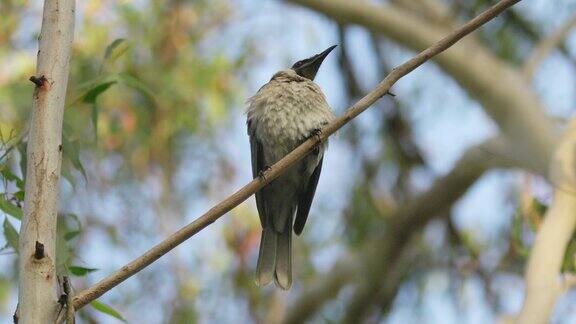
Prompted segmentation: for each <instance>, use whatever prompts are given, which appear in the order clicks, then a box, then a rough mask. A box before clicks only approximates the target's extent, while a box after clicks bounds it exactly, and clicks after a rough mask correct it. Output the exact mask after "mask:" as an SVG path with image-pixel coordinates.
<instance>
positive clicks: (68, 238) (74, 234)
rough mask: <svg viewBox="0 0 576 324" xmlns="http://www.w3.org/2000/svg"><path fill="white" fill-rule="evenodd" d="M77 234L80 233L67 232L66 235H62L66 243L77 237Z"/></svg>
mask: <svg viewBox="0 0 576 324" xmlns="http://www.w3.org/2000/svg"><path fill="white" fill-rule="evenodd" d="M78 234H80V231H71V232H68V233H66V234H64V239H65V240H66V241H70V240H72V239H73V238H75V237H76V236H78Z"/></svg>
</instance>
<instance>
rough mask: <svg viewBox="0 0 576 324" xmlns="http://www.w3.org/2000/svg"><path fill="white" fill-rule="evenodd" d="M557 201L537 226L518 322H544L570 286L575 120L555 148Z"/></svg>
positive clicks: (575, 222) (575, 213) (575, 206)
mask: <svg viewBox="0 0 576 324" xmlns="http://www.w3.org/2000/svg"><path fill="white" fill-rule="evenodd" d="M550 178H551V181H552V185H553V186H554V187H555V190H554V200H553V201H552V204H551V205H550V208H549V209H548V211H547V212H546V216H545V218H544V221H543V222H542V225H541V226H540V228H539V229H538V233H537V234H536V239H535V240H534V246H533V247H532V252H531V253H530V259H529V260H528V266H527V269H526V279H525V280H526V293H525V297H524V305H523V307H522V310H521V312H520V314H519V316H518V318H517V321H516V322H517V323H519V324H544V323H548V321H549V320H550V315H551V314H552V311H553V309H554V305H555V304H556V299H557V298H558V296H560V294H561V293H562V292H564V291H565V289H566V288H567V287H566V285H565V284H564V283H563V281H562V274H561V272H560V271H561V267H562V262H563V260H564V254H565V253H566V246H567V245H568V243H569V242H570V239H571V238H572V234H573V233H574V227H575V226H576V194H575V193H576V119H574V120H572V122H571V123H570V125H569V127H568V129H567V131H566V134H565V135H564V137H563V138H562V140H561V142H560V145H559V146H558V148H557V149H556V152H555V154H554V158H553V159H552V163H551V168H550Z"/></svg>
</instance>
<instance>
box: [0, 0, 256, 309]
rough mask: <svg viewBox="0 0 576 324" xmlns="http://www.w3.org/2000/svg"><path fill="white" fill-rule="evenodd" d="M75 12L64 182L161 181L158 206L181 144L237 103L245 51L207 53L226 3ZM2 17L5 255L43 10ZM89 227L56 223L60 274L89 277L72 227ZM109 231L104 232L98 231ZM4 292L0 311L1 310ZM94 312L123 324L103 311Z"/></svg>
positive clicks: (9, 2) (17, 215) (13, 228)
mask: <svg viewBox="0 0 576 324" xmlns="http://www.w3.org/2000/svg"><path fill="white" fill-rule="evenodd" d="M77 5H78V8H77V12H78V13H79V14H78V16H77V18H78V19H77V26H76V37H75V41H74V46H73V53H72V63H71V64H72V65H71V75H70V81H69V83H68V94H67V100H66V111H65V117H64V128H63V138H62V151H63V164H62V175H63V177H64V178H65V179H66V180H67V181H68V182H69V183H70V184H71V185H72V188H73V190H74V191H76V190H78V189H79V185H80V186H81V187H83V188H87V187H89V188H91V189H90V190H96V191H97V192H98V191H100V192H106V191H107V190H108V188H111V187H114V186H116V185H121V184H126V183H128V184H130V183H132V184H135V185H137V186H139V185H140V184H139V183H140V182H141V181H142V182H146V181H149V175H150V174H151V172H153V173H156V172H158V171H159V172H160V174H161V177H162V178H163V179H164V180H163V181H162V182H161V183H162V184H163V188H162V189H161V190H162V191H164V192H165V194H164V196H167V195H169V193H170V191H171V190H172V186H173V184H172V180H173V177H174V176H175V174H174V172H175V170H176V169H177V168H178V167H179V166H180V163H182V160H181V155H182V154H183V153H182V152H183V147H184V146H185V145H186V143H187V142H189V141H190V138H195V137H196V138H198V139H201V140H203V141H206V142H207V143H210V142H211V141H212V140H213V139H214V136H215V133H214V129H215V128H216V127H217V126H219V125H223V124H225V123H227V118H228V116H229V113H230V109H231V107H232V106H233V105H235V104H237V103H238V102H241V101H238V100H237V98H238V94H239V87H238V86H237V83H236V76H235V75H236V73H237V72H238V71H239V70H240V69H242V67H243V66H244V65H245V64H246V59H245V57H246V52H245V51H246V50H248V49H249V48H250V47H249V46H247V47H246V48H242V49H240V51H239V52H238V53H237V54H235V55H233V56H230V55H225V54H224V53H223V52H222V51H220V49H218V48H215V47H210V46H207V44H209V43H210V42H211V38H213V37H215V36H216V35H217V32H218V30H219V29H220V28H222V27H223V26H225V25H226V23H227V21H228V20H229V19H230V17H231V11H230V7H229V4H228V3H226V2H224V1H178V0H174V1H160V0H155V1H144V2H140V1H120V2H118V1H109V0H103V1H99V0H91V1H83V2H79V3H78V4H77ZM0 12H2V17H3V19H2V20H1V21H0V44H2V45H1V46H0V59H1V60H2V61H4V62H11V64H4V65H2V66H1V67H0V135H1V136H0V145H1V146H0V180H1V182H2V184H3V186H2V190H0V210H1V211H2V212H3V213H4V214H5V215H6V217H5V219H4V222H3V233H4V238H5V241H6V246H5V247H4V248H3V249H2V250H3V251H5V250H6V251H7V250H12V251H14V250H17V241H18V231H17V228H18V227H19V221H20V219H21V217H22V210H21V206H22V203H23V200H24V191H23V190H24V188H23V183H24V179H23V178H24V177H23V176H24V175H25V173H26V171H25V165H26V159H25V145H26V139H27V138H26V134H27V130H26V121H27V118H28V115H29V112H30V104H31V100H30V99H31V94H32V85H31V84H30V83H29V82H26V81H23V80H27V79H28V77H29V76H30V75H33V74H34V70H35V68H34V65H35V58H36V55H35V54H36V53H35V52H34V49H35V48H36V46H37V42H36V36H37V35H38V33H39V26H40V25H39V21H38V17H40V16H41V13H42V7H41V3H40V2H38V3H36V2H32V1H26V0H6V1H2V2H1V3H0ZM30 21H34V23H32V24H30ZM111 158H113V159H114V161H115V162H116V163H118V165H119V167H118V168H115V169H114V170H112V171H111V170H110V168H107V167H106V165H108V163H109V161H110V159H111ZM118 161H120V162H118ZM66 205H67V204H66V203H64V206H63V208H66ZM68 205H69V204H68ZM91 216H92V215H90V214H86V215H78V216H76V215H75V214H72V213H66V212H63V213H60V214H59V215H58V240H57V242H58V243H57V268H58V274H59V275H65V274H67V273H70V274H72V275H74V276H79V277H84V276H86V275H88V274H89V273H91V272H93V271H95V270H96V269H95V267H94V265H86V264H85V261H84V260H83V258H82V256H81V255H80V254H79V253H78V248H79V247H80V246H81V243H82V242H83V241H84V236H85V235H88V233H85V231H84V228H85V227H83V226H82V224H83V223H84V222H89V223H93V221H91V220H90V218H89V217H91ZM9 217H12V218H11V219H9ZM109 226H114V225H113V224H100V227H101V228H105V229H106V228H110V227H109ZM97 227H98V226H96V225H95V227H94V229H97ZM110 233H111V234H112V236H111V238H114V237H115V235H116V234H113V232H110ZM117 243H120V242H119V241H117ZM13 261H15V258H14V259H13ZM9 275H10V276H11V278H15V277H14V276H15V274H14V273H10V274H9ZM2 282H3V283H5V281H2ZM4 286H5V284H4V285H2V286H0V297H1V298H0V302H6V300H7V298H6V296H7V294H8V291H7V290H6V289H5V287H4ZM190 306H191V305H186V307H185V308H183V309H182V311H183V312H184V313H183V314H182V315H178V316H180V317H182V316H184V317H182V318H183V320H185V318H189V317H187V316H188V315H190V313H189V311H185V309H190ZM92 307H93V308H94V309H96V310H98V311H100V312H103V313H106V314H108V315H111V316H113V317H116V318H122V316H121V315H120V314H119V313H118V312H116V311H115V310H114V309H113V308H111V307H109V306H107V305H106V304H104V303H101V302H94V303H93V304H92ZM186 314H188V315H186ZM82 316H83V317H87V318H89V317H90V315H89V313H87V314H83V315H82ZM174 316H176V315H174Z"/></svg>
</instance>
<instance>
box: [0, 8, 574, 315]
mask: <svg viewBox="0 0 576 324" xmlns="http://www.w3.org/2000/svg"><path fill="white" fill-rule="evenodd" d="M443 3H445V4H449V5H450V10H452V16H453V17H455V18H457V20H460V21H462V20H465V19H468V18H470V17H472V16H474V15H476V14H477V13H478V12H480V11H481V10H483V9H484V8H485V7H486V6H488V5H490V4H491V3H492V1H487V0H474V1H459V0H453V1H444V2H443ZM77 5H78V8H77V13H78V17H77V27H76V28H77V32H76V37H75V42H74V47H73V57H72V66H71V75H70V79H69V84H68V93H67V100H66V111H65V117H64V128H63V139H62V150H63V164H62V176H63V177H64V178H65V179H66V183H65V184H63V185H62V188H63V190H62V192H63V198H62V199H61V205H62V208H61V211H60V213H59V214H58V231H57V235H58V244H57V266H58V268H57V270H58V274H59V275H71V276H73V286H74V289H75V291H80V290H81V289H83V288H85V287H87V286H88V285H89V283H91V282H94V281H95V279H97V278H100V276H103V275H105V274H106V273H108V270H111V269H107V268H106V267H112V269H113V268H115V267H114V265H117V264H123V263H125V262H126V261H128V260H129V259H131V258H133V257H134V256H136V255H138V254H139V253H140V252H141V251H142V250H144V249H146V248H148V247H149V246H150V245H151V242H156V241H159V240H160V239H161V238H163V237H165V236H166V235H167V234H169V233H170V232H172V231H173V230H174V229H175V228H178V227H179V226H181V225H182V224H183V223H185V222H186V221H189V219H188V218H185V217H184V215H187V212H189V211H193V212H194V213H196V212H198V208H199V207H198V206H201V207H204V206H205V205H206V204H209V203H210V202H213V201H214V200H215V199H217V198H220V197H222V196H223V194H222V192H224V191H226V192H228V191H231V188H233V187H234V186H236V185H237V183H236V181H237V180H238V179H237V178H236V177H235V173H236V171H237V170H236V167H237V165H236V162H237V161H234V160H233V158H231V157H229V156H224V155H223V154H220V153H222V152H223V148H222V146H224V145H220V144H221V142H220V141H219V139H220V138H221V135H222V130H223V129H224V130H228V128H229V126H230V124H231V121H230V117H231V116H234V117H237V116H238V115H239V111H238V109H236V110H235V108H237V107H238V106H241V105H242V103H243V100H244V99H245V97H246V94H244V93H242V91H243V89H244V87H245V86H246V84H245V82H246V81H245V80H244V78H240V77H239V75H242V76H243V77H245V76H246V74H249V73H250V72H251V70H250V69H251V68H252V64H253V61H254V59H250V58H253V57H257V55H254V54H258V53H254V50H253V48H252V43H251V39H250V37H249V36H246V35H243V36H238V38H239V40H238V39H226V40H225V42H224V44H223V45H222V44H221V43H220V42H218V40H221V39H219V36H220V34H221V33H222V31H223V30H224V29H226V28H230V26H232V27H231V29H233V30H234V31H238V34H240V31H241V29H242V28H246V27H245V25H242V24H243V23H244V22H245V21H246V20H249V19H256V18H255V17H253V16H258V14H261V13H260V12H252V11H250V13H249V15H245V14H243V13H239V9H238V8H239V7H240V4H239V3H237V2H234V1H225V0H216V1H208V0H199V1H184V0H169V1H162V0H145V1H136V0H123V1H113V0H88V1H81V2H78V4H77ZM260 5H261V4H260V2H258V3H257V4H252V6H253V7H258V9H259V10H260V9H262V12H263V13H262V15H265V12H266V11H265V5H262V8H260ZM0 12H1V13H2V19H0V60H2V62H9V64H2V65H0V183H1V184H2V186H1V187H0V216H3V226H2V232H3V235H2V236H3V237H4V241H3V243H2V248H1V250H0V254H1V255H2V259H0V262H2V263H1V264H2V265H4V267H3V271H2V272H0V314H10V313H11V312H12V310H11V309H8V307H7V305H9V303H10V301H11V300H12V301H13V300H15V289H13V288H14V287H15V284H14V283H15V278H16V272H15V265H16V253H15V252H16V251H17V241H18V227H19V224H20V220H21V218H22V210H21V207H22V204H23V201H24V175H25V174H26V151H25V147H26V140H27V129H26V125H27V118H28V116H29V113H30V105H31V100H30V99H31V95H32V86H33V85H32V84H30V82H28V81H26V80H27V79H28V77H29V76H30V75H33V74H34V69H35V66H34V65H35V56H36V53H35V49H36V43H37V36H38V32H39V27H40V24H39V22H38V17H40V16H41V12H42V8H41V2H33V1H29V0H2V1H0ZM268 23H269V22H268ZM284 23H289V20H286V21H285V22H284ZM299 23H300V22H299ZM243 26H244V27H243ZM290 27H292V26H290ZM351 29H352V28H351V27H349V26H340V27H339V28H338V33H337V35H335V36H337V37H338V39H339V42H338V43H339V44H340V47H339V49H340V50H341V54H340V57H339V61H338V62H339V64H338V69H339V71H338V73H339V74H340V75H342V79H341V80H336V82H337V81H342V89H343V90H344V91H343V93H342V96H343V99H344V100H345V101H347V102H348V103H352V102H353V101H354V100H356V99H358V97H359V96H361V95H362V94H363V93H365V92H367V90H369V89H368V87H367V85H366V84H367V82H365V80H364V78H365V75H363V74H362V73H361V72H360V69H359V68H357V67H359V66H360V65H361V64H367V63H366V62H370V64H372V63H375V65H376V66H375V67H369V68H370V69H373V70H374V71H375V72H374V73H375V74H376V76H377V78H380V79H381V78H383V77H384V75H386V74H387V73H388V71H389V70H390V69H391V67H392V64H393V63H396V61H395V60H396V59H397V58H396V57H394V55H391V54H390V53H392V54H394V53H395V52H396V48H394V45H392V44H390V43H389V42H388V41H387V40H385V39H382V38H380V37H379V36H377V35H373V34H370V33H369V32H366V35H365V36H366V39H369V41H368V42H367V43H368V44H367V46H366V47H362V49H363V50H366V51H369V52H370V55H366V57H369V56H370V57H372V56H373V57H374V58H375V60H374V62H372V61H370V60H368V59H365V57H362V61H359V60H358V57H356V60H355V58H354V53H353V51H352V49H353V48H355V44H354V43H353V41H354V39H353V37H352V36H351ZM541 29H542V28H541V26H539V25H538V24H536V23H535V22H533V21H531V20H530V19H529V18H527V17H526V16H524V15H523V13H522V12H520V11H517V10H510V11H507V12H506V13H505V14H503V15H501V16H500V17H499V18H498V19H496V20H495V21H494V22H493V23H491V24H489V25H487V26H486V27H485V28H482V29H480V30H479V31H478V33H477V34H478V37H479V39H480V40H481V41H482V42H483V43H484V44H485V46H487V47H488V48H490V49H491V50H492V51H493V53H494V54H495V55H496V56H498V57H500V58H502V59H503V60H505V61H506V62H509V63H510V64H512V65H519V64H520V63H521V62H522V61H523V59H525V56H526V55H527V54H528V53H529V51H526V48H530V47H533V46H534V44H535V43H537V42H539V41H540V40H541V38H542V36H543V35H544V32H543V31H542V30H541ZM234 36H237V34H234ZM264 36H269V37H275V35H274V34H272V33H271V36H270V35H258V37H259V38H262V39H263V38H264ZM282 40H284V39H282ZM275 41H276V40H275ZM276 42H279V41H276ZM238 43H240V44H241V45H240V46H239V47H238V48H234V49H233V50H230V49H229V48H227V47H228V46H232V45H230V44H238ZM290 45H292V44H282V46H283V48H286V49H287V51H288V49H289V48H290ZM236 46H237V45H236ZM314 46H316V44H314ZM266 50H268V48H265V49H264V50H263V51H266ZM560 50H561V53H562V54H563V55H565V56H570V55H571V54H570V51H567V49H566V46H565V45H562V46H561V48H560ZM347 51H350V53H348V52H347ZM231 53H232V54H231ZM276 59H280V58H276ZM364 69H366V67H364ZM269 72H270V73H271V72H273V71H269ZM242 73H244V74H242ZM422 92H424V90H422ZM421 95H422V94H421V93H418V94H416V95H414V97H419V96H421ZM412 103H413V101H410V100H409V99H407V98H401V97H400V96H399V97H395V98H391V97H389V96H386V97H385V98H383V99H382V100H380V101H379V102H378V103H377V107H376V109H371V110H370V111H367V112H366V113H365V115H363V117H365V118H366V119H368V120H370V121H371V124H370V127H367V128H364V127H362V125H361V124H359V123H351V124H349V125H347V127H346V128H345V129H343V130H342V131H341V133H342V136H341V137H340V138H339V139H338V141H340V142H341V143H343V145H344V146H345V148H346V150H348V152H347V153H349V154H350V155H351V156H353V157H354V161H353V165H352V167H353V168H354V169H353V170H352V171H350V170H346V171H347V172H348V173H354V176H352V178H353V179H352V183H351V185H350V188H346V189H347V196H346V197H345V201H343V202H339V203H341V205H342V211H341V214H342V215H341V218H342V221H339V222H340V223H342V224H343V225H342V226H340V227H338V228H336V229H333V230H332V231H331V232H329V233H330V236H329V237H325V236H326V234H325V233H323V232H317V231H316V229H313V228H310V227H312V225H309V226H310V227H309V228H307V229H306V231H310V233H312V234H304V235H302V238H301V239H300V238H299V239H298V240H295V243H294V244H295V250H296V249H298V253H296V254H295V255H294V258H295V263H297V268H298V276H299V277H298V279H297V280H295V287H294V288H293V291H298V289H301V288H302V287H307V286H309V285H310V286H311V285H313V284H314V283H315V281H317V280H318V277H319V276H320V275H327V274H328V275H329V274H330V272H331V269H330V268H329V267H328V269H327V266H326V262H325V260H324V259H326V257H325V256H326V254H330V255H332V256H334V255H336V256H338V257H339V256H345V255H346V254H352V255H355V254H356V253H357V251H359V250H360V249H361V248H362V247H363V246H365V244H367V243H369V242H371V241H373V240H374V238H376V237H379V234H380V233H382V232H383V231H384V229H385V227H386V225H387V222H388V220H389V217H391V215H393V212H394V210H395V209H396V207H397V206H401V205H402V204H403V203H405V202H407V201H409V200H410V199H413V198H414V196H415V195H417V193H418V192H419V191H420V190H421V189H422V183H421V182H426V181H427V180H426V179H431V178H434V177H436V176H438V175H437V174H434V172H433V171H432V168H431V167H430V161H428V158H429V156H427V152H428V151H429V150H430V149H429V148H423V147H421V143H418V141H417V140H416V138H415V137H416V135H415V133H416V131H415V130H414V128H415V124H416V121H415V118H414V116H412V115H411V114H410V113H408V112H407V111H410V108H411V107H410V105H411V104H412ZM341 106H345V104H342V105H341ZM234 140H235V141H242V140H244V139H234ZM367 142H368V144H366V143H367ZM232 144H233V145H234V146H236V144H237V142H233V143H232ZM330 158H332V156H331V157H330ZM214 170H217V171H216V172H215V171H214ZM246 170H249V168H246ZM340 171H341V170H340ZM346 176H350V175H348V174H347V175H346ZM422 178H424V179H425V180H424V181H422V180H421V179H422ZM419 181H420V182H419ZM68 184H69V186H68ZM509 190H510V191H513V192H516V191H517V188H511V189H509ZM527 191H530V190H527ZM528 194H529V195H530V194H531V193H530V192H528ZM215 197H216V198H215ZM530 197H531V198H532V199H531V202H530V204H528V207H526V206H520V205H521V204H520V203H519V202H518V201H516V199H515V198H511V199H510V204H512V205H514V206H515V208H514V211H513V212H512V213H511V215H509V216H510V222H509V223H507V225H506V231H505V232H504V233H499V235H498V240H497V241H498V242H497V243H494V242H487V241H486V240H482V239H481V238H478V237H477V232H475V231H474V229H469V228H462V227H459V226H457V224H455V222H454V219H453V218H454V216H453V215H452V214H451V213H450V212H447V213H446V214H445V215H442V217H440V218H439V220H438V221H437V222H434V223H432V224H429V226H427V227H426V229H425V231H424V232H423V233H418V238H417V240H416V244H414V247H413V249H414V250H415V252H414V253H412V254H413V255H411V259H410V262H411V263H410V264H409V265H410V266H409V267H406V269H405V271H404V272H403V273H402V274H401V276H399V277H400V278H401V280H402V285H401V286H399V287H395V288H394V289H393V295H394V296H396V294H397V295H398V296H399V297H397V300H396V302H395V304H394V305H391V304H382V305H379V306H380V311H381V313H380V314H378V316H377V317H378V318H381V317H383V316H385V315H386V314H387V312H388V311H389V310H390V308H391V307H398V305H400V306H405V305H408V306H405V307H408V308H410V309H416V310H419V309H421V308H423V307H424V306H423V305H424V302H425V292H426V290H427V289H430V287H429V286H430V281H431V280H430V277H432V276H435V275H437V272H440V271H443V273H444V274H446V275H447V276H448V277H449V279H450V285H449V287H448V290H449V293H450V294H451V296H452V298H453V300H454V301H455V304H458V305H459V303H461V300H463V297H462V295H463V294H464V285H465V283H466V282H467V280H469V279H471V278H472V279H479V280H480V281H481V282H482V289H483V290H484V294H485V296H486V299H487V300H488V302H489V303H490V305H491V306H492V307H493V309H494V310H495V312H496V311H499V310H500V308H501V305H499V304H498V301H497V298H495V297H494V295H495V294H496V292H495V290H496V289H494V284H493V280H495V278H496V279H497V278H498V276H499V275H512V276H515V277H517V278H520V277H521V275H522V272H523V265H524V264H525V262H526V258H527V255H528V251H529V248H530V246H531V244H532V240H533V237H534V233H535V231H536V230H537V228H538V226H539V224H540V220H541V218H542V217H543V215H544V213H545V211H546V205H545V204H543V203H541V202H540V200H537V199H535V198H534V197H532V196H530ZM318 205H319V203H318V202H316V203H315V207H314V208H317V209H318V210H320V211H319V212H318V213H323V212H325V209H326V210H329V211H330V212H332V213H333V212H334V211H333V210H330V209H329V208H325V207H324V206H318ZM111 206H113V207H111ZM255 212H256V211H255V208H254V206H252V205H250V204H243V205H241V206H239V207H238V208H236V209H234V210H233V211H232V212H231V215H229V217H227V218H226V220H225V221H223V222H221V223H216V224H214V226H211V227H210V229H209V230H207V231H206V232H209V231H218V234H217V237H218V240H217V241H213V237H214V235H213V236H211V237H209V236H208V234H204V233H202V234H200V235H205V236H202V240H203V242H202V243H203V244H202V245H201V248H200V249H198V248H196V249H194V247H191V246H190V245H186V248H182V249H177V250H176V251H174V252H173V253H171V254H170V255H168V256H167V257H165V258H163V259H162V260H161V261H159V262H158V263H156V264H155V265H154V266H153V267H152V268H153V269H154V270H151V271H143V272H141V273H139V274H138V276H135V277H134V278H132V279H130V280H129V281H128V282H127V283H126V284H125V286H123V288H122V293H121V294H114V292H112V293H110V294H107V295H106V296H105V297H103V298H102V300H100V301H96V302H93V303H91V307H87V308H85V309H83V310H82V311H81V312H80V313H79V314H78V317H79V320H81V321H82V323H96V322H99V320H100V319H101V317H99V316H98V315H96V314H97V313H102V314H106V316H111V317H114V318H116V319H118V320H120V321H125V318H126V319H128V320H131V317H129V316H127V315H125V313H126V312H132V315H133V316H134V318H138V316H142V314H143V313H145V314H160V315H157V316H159V317H161V318H162V319H166V320H167V322H169V323H196V322H203V320H205V319H212V318H222V317H221V316H225V315H224V314H226V313H227V311H230V310H232V311H233V312H232V314H237V313H246V316H247V317H248V318H249V319H252V320H255V321H260V322H263V323H265V322H275V321H278V319H279V318H277V317H278V316H281V314H282V313H283V312H284V311H285V310H286V305H287V303H288V298H286V296H285V295H282V293H280V292H277V291H275V290H274V289H270V288H265V289H262V288H260V287H257V286H255V285H254V282H253V270H254V269H253V268H254V263H255V258H256V254H257V247H258V243H259V238H260V227H259V221H258V217H257V216H256V214H255ZM313 213H314V211H313ZM332 216H334V217H331V218H332V219H335V218H336V219H338V218H339V217H340V215H332ZM313 218H314V217H311V220H310V222H314V221H316V220H312V219H313ZM222 223H223V224H222ZM323 224H324V223H321V225H323ZM324 230H326V229H324ZM326 231H328V230H326ZM323 235H324V237H323ZM296 241H297V242H296ZM197 242H199V241H195V243H197ZM489 243H494V245H498V246H497V247H496V248H494V247H490V246H487V245H488V244H489ZM199 245H200V244H199ZM493 249H498V253H494V251H493ZM104 250H106V251H113V253H110V255H105V256H104V257H102V255H101V254H102V253H103V252H102V251H104ZM87 251H89V252H91V251H96V254H97V255H96V257H95V258H90V257H89V256H87V255H86V253H87ZM326 251H329V252H326ZM216 252H218V253H216ZM575 252H576V237H575V239H574V240H573V241H572V242H571V243H570V246H569V248H568V251H567V253H566V259H565V262H564V265H563V271H566V272H574V271H576V265H575V260H574V257H573V256H574V253H575ZM99 254H100V255H99ZM495 254H496V256H494V255H495ZM103 258H104V259H105V260H102V259H103ZM94 259H96V260H100V262H101V263H98V264H96V263H94V262H91V261H90V260H94ZM328 259H330V258H328ZM487 259H489V260H490V262H486V260H487ZM318 260H320V261H318ZM106 261H108V262H109V263H106ZM99 269H102V270H101V271H97V270H99ZM93 274H96V275H95V276H94V277H93ZM201 275H203V277H201ZM349 295H350V294H349V291H345V292H344V293H342V294H340V295H339V296H338V297H337V301H336V302H335V303H334V304H335V305H328V306H326V307H325V309H324V310H323V311H322V312H321V314H319V315H318V317H317V319H319V320H322V321H324V322H338V319H339V318H340V316H341V315H342V312H343V311H344V308H345V303H346V301H347V298H349ZM406 296H408V297H406ZM495 300H496V301H495ZM374 302H375V303H376V301H374ZM279 314H280V315H279ZM219 316H220V317H219ZM139 319H140V318H139ZM108 320H109V318H106V319H105V320H104V321H105V322H108ZM234 320H235V321H236V322H243V321H245V319H244V318H242V319H238V318H234ZM150 321H151V320H150Z"/></svg>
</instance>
